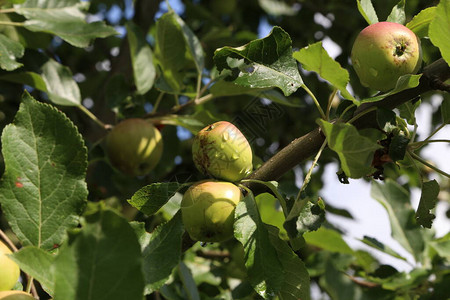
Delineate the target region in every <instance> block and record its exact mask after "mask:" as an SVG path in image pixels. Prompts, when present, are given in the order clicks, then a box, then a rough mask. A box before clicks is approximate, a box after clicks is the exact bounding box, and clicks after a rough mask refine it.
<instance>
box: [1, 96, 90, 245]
mask: <svg viewBox="0 0 450 300" xmlns="http://www.w3.org/2000/svg"><path fill="white" fill-rule="evenodd" d="M2 151H3V156H4V159H5V164H6V170H5V173H4V175H3V178H2V180H1V184H0V191H1V192H0V203H1V204H2V211H3V213H4V215H5V216H6V218H7V219H8V222H9V224H10V225H11V227H12V229H13V231H14V232H15V234H16V235H17V237H18V238H19V240H20V241H21V243H22V244H23V245H25V246H26V245H34V246H37V247H40V248H43V249H52V248H53V246H54V245H55V244H61V243H62V241H63V239H64V237H65V232H66V230H67V229H69V228H72V227H74V226H77V224H78V218H79V217H78V216H79V215H80V214H81V212H82V210H83V208H84V204H85V201H86V197H87V188H86V182H85V177H86V167H87V161H86V160H87V150H86V148H85V146H84V141H83V139H82V137H81V135H80V134H79V133H78V130H77V128H76V127H75V125H74V124H73V123H72V122H71V121H70V120H69V119H68V118H67V117H66V116H65V115H64V114H63V113H62V112H60V111H59V110H57V109H56V108H55V107H53V106H50V105H48V104H43V103H40V102H37V101H36V100H34V99H33V98H32V97H31V96H30V95H29V94H25V95H24V97H23V99H22V104H21V105H20V108H19V111H18V112H17V115H16V117H15V119H14V122H13V124H10V125H8V126H7V127H5V129H4V130H3V135H2Z"/></svg>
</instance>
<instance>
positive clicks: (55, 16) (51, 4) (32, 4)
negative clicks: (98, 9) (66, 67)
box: [15, 0, 117, 47]
mask: <svg viewBox="0 0 450 300" xmlns="http://www.w3.org/2000/svg"><path fill="white" fill-rule="evenodd" d="M58 2H59V3H58ZM82 9H86V4H85V3H80V2H78V1H55V0H43V1H33V0H29V1H26V2H25V3H24V4H21V5H16V10H15V11H16V12H17V13H18V14H21V15H23V16H24V17H26V18H27V19H28V20H26V21H25V23H24V26H25V28H27V29H28V30H31V31H35V32H36V31H40V32H47V33H50V34H54V35H57V36H59V37H60V38H62V39H63V40H65V41H66V42H68V43H69V44H71V45H73V46H75V47H87V46H89V44H90V42H91V41H92V40H93V39H94V38H104V37H108V36H111V35H114V34H117V32H116V31H115V30H114V28H112V27H110V26H107V25H106V24H105V23H104V22H92V23H86V21H85V18H86V16H85V14H84V13H83V12H82V11H81V10H82Z"/></svg>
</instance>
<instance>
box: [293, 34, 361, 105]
mask: <svg viewBox="0 0 450 300" xmlns="http://www.w3.org/2000/svg"><path fill="white" fill-rule="evenodd" d="M293 57H294V58H295V59H296V60H297V61H299V62H300V63H301V64H302V67H303V68H304V69H306V70H308V71H314V72H316V73H317V74H319V76H320V77H322V78H323V79H325V80H327V81H328V82H329V83H330V84H331V85H333V86H334V87H335V88H337V89H339V91H340V92H341V94H342V96H343V97H344V98H346V99H349V100H355V98H354V97H353V96H352V94H350V93H349V92H348V91H347V84H348V83H349V81H350V76H349V74H348V71H347V70H345V69H344V68H342V67H341V65H340V64H339V63H338V62H337V61H335V60H334V59H332V58H331V57H330V56H329V55H328V53H327V51H326V50H325V49H324V48H323V46H322V42H317V43H315V44H312V45H309V46H307V47H305V48H302V49H300V50H299V51H297V52H294V54H293Z"/></svg>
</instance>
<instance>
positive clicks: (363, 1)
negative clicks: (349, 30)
mask: <svg viewBox="0 0 450 300" xmlns="http://www.w3.org/2000/svg"><path fill="white" fill-rule="evenodd" d="M356 3H357V5H358V10H359V13H360V14H361V15H362V16H363V17H364V19H365V20H366V22H367V23H368V24H374V23H377V22H378V17H377V13H376V12H375V8H374V7H373V4H372V1H371V0H356Z"/></svg>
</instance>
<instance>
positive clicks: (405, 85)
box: [358, 74, 422, 104]
mask: <svg viewBox="0 0 450 300" xmlns="http://www.w3.org/2000/svg"><path fill="white" fill-rule="evenodd" d="M421 76H422V75H421V74H418V75H411V74H407V75H403V76H400V78H399V79H398V80H397V83H396V85H395V88H394V89H392V90H391V91H389V92H387V93H385V94H382V95H378V96H374V97H370V98H366V99H363V100H361V101H360V102H359V103H358V104H361V103H365V102H377V101H380V100H383V99H384V98H386V97H387V96H390V95H394V94H397V93H399V92H401V91H404V90H407V89H412V88H415V87H416V86H418V85H419V80H420V77H421Z"/></svg>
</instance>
